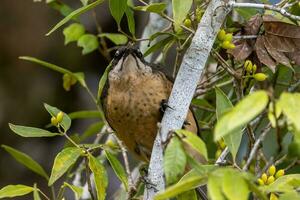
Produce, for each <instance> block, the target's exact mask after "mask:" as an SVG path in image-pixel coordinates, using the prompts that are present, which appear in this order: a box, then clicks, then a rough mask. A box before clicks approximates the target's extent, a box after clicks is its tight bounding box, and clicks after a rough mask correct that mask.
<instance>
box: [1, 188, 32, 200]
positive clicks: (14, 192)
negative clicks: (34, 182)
mask: <svg viewBox="0 0 300 200" xmlns="http://www.w3.org/2000/svg"><path fill="white" fill-rule="evenodd" d="M32 191H33V187H29V186H26V185H7V186H5V187H3V188H1V190H0V199H2V198H12V197H18V196H24V195H26V194H29V193H31V192H32Z"/></svg>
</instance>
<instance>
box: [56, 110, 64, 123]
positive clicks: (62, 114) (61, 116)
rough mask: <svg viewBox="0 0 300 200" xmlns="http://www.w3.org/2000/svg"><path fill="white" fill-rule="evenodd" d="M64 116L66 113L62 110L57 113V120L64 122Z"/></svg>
mask: <svg viewBox="0 0 300 200" xmlns="http://www.w3.org/2000/svg"><path fill="white" fill-rule="evenodd" d="M63 117H64V113H63V112H61V111H60V112H59V113H58V114H57V115H56V119H57V122H58V123H60V122H62V120H63Z"/></svg>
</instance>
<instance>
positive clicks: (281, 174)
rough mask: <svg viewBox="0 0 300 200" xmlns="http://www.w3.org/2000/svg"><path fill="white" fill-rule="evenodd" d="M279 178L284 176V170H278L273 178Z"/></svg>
mask: <svg viewBox="0 0 300 200" xmlns="http://www.w3.org/2000/svg"><path fill="white" fill-rule="evenodd" d="M281 176H284V170H283V169H281V170H278V171H277V173H276V174H275V177H276V178H279V177H281Z"/></svg>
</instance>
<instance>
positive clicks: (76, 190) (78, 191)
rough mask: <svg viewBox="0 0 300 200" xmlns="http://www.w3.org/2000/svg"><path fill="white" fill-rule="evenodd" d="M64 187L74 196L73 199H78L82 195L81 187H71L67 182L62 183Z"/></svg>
mask: <svg viewBox="0 0 300 200" xmlns="http://www.w3.org/2000/svg"><path fill="white" fill-rule="evenodd" d="M64 186H66V187H68V188H70V189H71V190H72V191H73V193H74V195H75V199H80V198H81V196H82V194H83V188H82V187H78V186H75V185H71V184H69V183H67V182H64Z"/></svg>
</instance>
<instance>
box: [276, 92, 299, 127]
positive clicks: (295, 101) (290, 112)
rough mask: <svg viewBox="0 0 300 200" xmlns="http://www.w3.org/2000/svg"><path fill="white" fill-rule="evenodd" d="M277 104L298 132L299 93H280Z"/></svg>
mask: <svg viewBox="0 0 300 200" xmlns="http://www.w3.org/2000/svg"><path fill="white" fill-rule="evenodd" d="M278 103H279V105H280V107H281V108H282V110H283V113H284V114H285V115H286V116H287V118H288V120H289V121H290V122H292V124H293V125H294V126H295V128H296V130H297V131H300V123H299V119H300V93H294V94H291V93H286V92H285V93H282V94H281V96H280V99H279V102H278Z"/></svg>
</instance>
